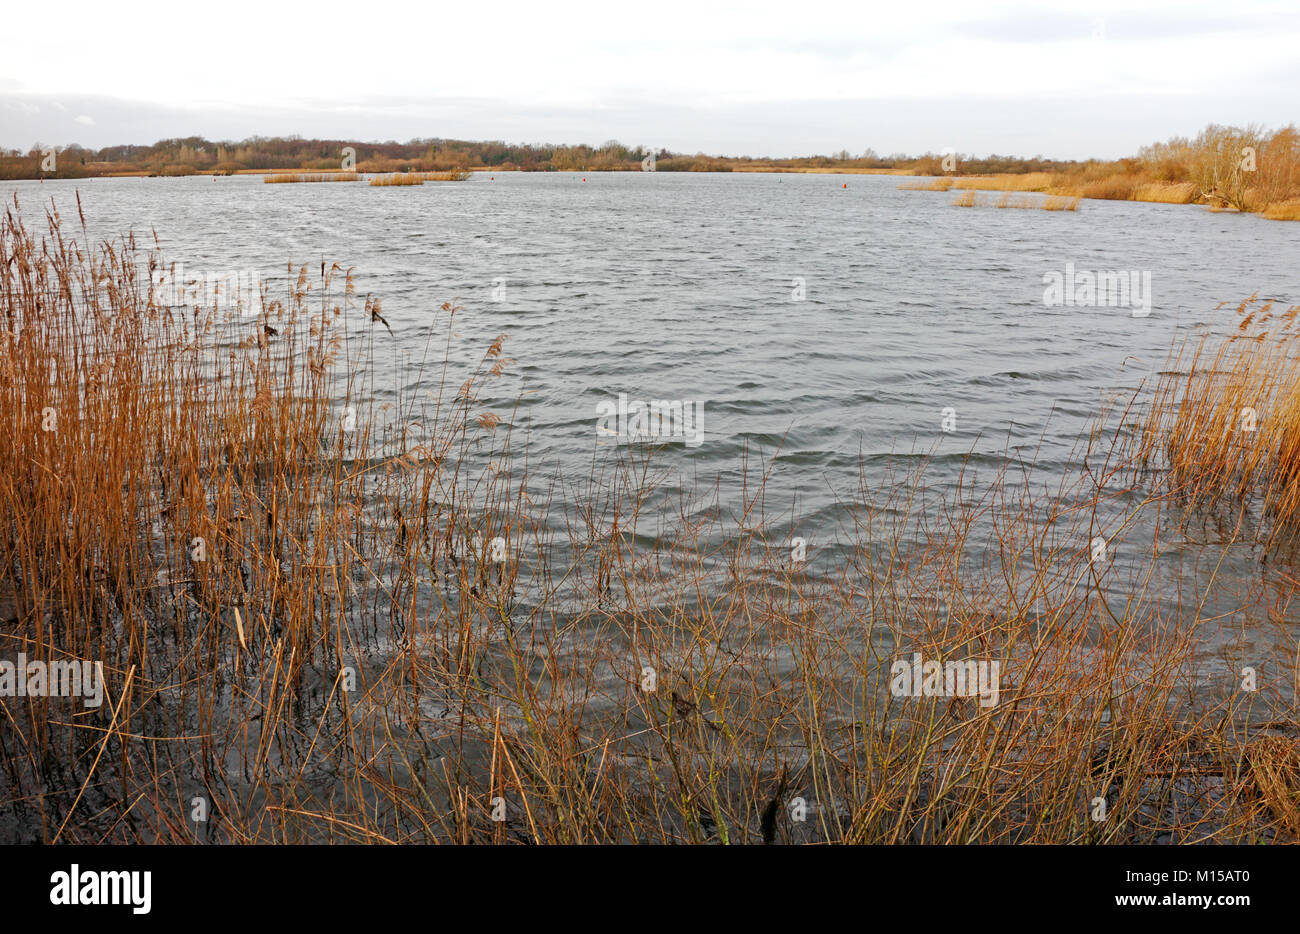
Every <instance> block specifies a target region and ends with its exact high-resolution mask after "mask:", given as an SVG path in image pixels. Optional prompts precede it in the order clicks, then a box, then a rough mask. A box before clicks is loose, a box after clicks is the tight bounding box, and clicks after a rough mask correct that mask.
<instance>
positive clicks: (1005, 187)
mask: <svg viewBox="0 0 1300 934" xmlns="http://www.w3.org/2000/svg"><path fill="white" fill-rule="evenodd" d="M1055 178H1056V177H1055V175H1053V174H1052V173H1051V172H1027V173H1025V174H1024V175H968V176H963V177H961V178H958V179H956V183H955V185H954V187H956V188H964V189H970V190H972V191H1045V190H1046V189H1047V188H1049V187H1050V186H1051V185H1053V184H1055Z"/></svg>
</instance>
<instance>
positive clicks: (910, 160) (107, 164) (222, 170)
mask: <svg viewBox="0 0 1300 934" xmlns="http://www.w3.org/2000/svg"><path fill="white" fill-rule="evenodd" d="M349 148H350V149H351V150H352V151H353V152H354V153H355V155H354V159H355V168H356V169H357V170H358V171H360V172H403V171H411V172H439V171H448V170H452V169H466V168H469V169H473V168H482V169H498V170H500V171H509V170H519V171H525V172H565V171H567V172H574V171H581V172H598V171H610V170H614V171H635V170H638V169H640V168H641V167H642V164H643V163H644V162H645V161H646V160H647V158H648V157H650V156H651V154H652V151H651V150H650V149H647V148H645V147H642V146H625V145H623V144H622V143H619V142H617V141H616V140H611V141H609V142H607V143H605V144H604V145H601V146H588V145H578V146H560V145H551V144H541V143H533V144H520V145H511V144H507V143H502V142H469V141H466V140H453V139H415V140H411V141H410V142H407V143H397V142H386V143H359V142H356V141H354V140H341V139H301V138H299V137H294V136H290V137H274V138H269V139H268V138H264V137H260V136H255V137H252V138H250V139H246V140H243V141H240V142H212V141H210V140H207V139H204V138H203V137H200V136H191V137H187V138H185V139H164V140H159V141H158V142H156V143H154V144H153V145H152V146H107V147H105V148H103V149H86V148H84V147H81V146H77V145H71V146H65V147H60V148H54V147H44V146H41V145H40V144H37V145H36V146H34V147H32V149H31V150H30V151H28V152H26V153H23V152H20V151H17V150H9V151H3V150H0V178H8V179H15V178H43V177H44V178H89V177H94V176H103V175H199V174H217V175H233V174H235V173H238V172H266V171H276V170H285V169H297V170H314V171H330V170H333V171H338V170H340V169H341V168H345V165H344V158H345V151H346V150H348V149H349ZM653 158H654V167H655V169H656V170H657V171H660V172H730V171H737V170H739V171H751V172H752V171H765V170H766V171H780V170H783V169H804V170H808V169H814V170H816V169H822V170H837V169H851V170H856V171H864V170H866V171H869V170H877V171H889V170H894V171H899V170H908V171H911V172H914V173H916V174H920V175H938V174H941V173H943V165H942V162H943V158H944V156H943V155H942V154H934V153H926V154H925V155H922V156H908V155H904V154H901V153H900V154H894V155H890V156H880V155H877V154H876V153H875V152H874V151H872V150H870V149H868V150H867V151H866V152H864V153H862V154H861V155H858V156H855V155H851V154H850V153H848V152H847V151H844V152H839V153H835V154H832V155H829V156H808V157H803V158H792V159H764V158H753V157H749V156H727V157H722V156H709V155H704V154H702V153H697V154H694V155H691V154H685V153H674V152H670V151H669V150H667V149H659V150H655V151H653ZM960 159H961V161H960V165H961V171H962V172H968V173H969V172H1013V173H1022V172H1041V171H1053V170H1055V171H1060V170H1063V169H1067V168H1068V167H1070V166H1073V165H1075V164H1076V163H1072V162H1059V161H1054V160H1051V159H1043V158H1038V157H1036V158H1033V159H1018V158H1014V157H1012V156H989V157H987V158H984V159H976V158H974V157H966V156H963V157H960ZM346 167H351V164H349V165H348V166H346Z"/></svg>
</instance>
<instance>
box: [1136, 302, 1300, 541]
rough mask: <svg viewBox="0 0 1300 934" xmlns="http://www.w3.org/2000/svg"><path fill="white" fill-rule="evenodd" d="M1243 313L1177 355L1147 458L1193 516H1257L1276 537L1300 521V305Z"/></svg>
mask: <svg viewBox="0 0 1300 934" xmlns="http://www.w3.org/2000/svg"><path fill="white" fill-rule="evenodd" d="M1221 307H1222V306H1221ZM1235 313H1236V315H1237V320H1236V322H1235V327H1233V328H1232V329H1231V330H1230V331H1228V332H1227V333H1224V331H1223V329H1222V328H1217V329H1207V330H1205V331H1203V332H1202V333H1201V334H1199V335H1196V336H1190V337H1188V338H1187V339H1186V340H1185V341H1184V342H1182V343H1181V344H1180V345H1179V346H1178V347H1177V348H1176V350H1175V351H1174V352H1173V353H1172V354H1171V357H1170V360H1169V361H1168V363H1167V364H1166V366H1165V368H1164V372H1165V376H1164V377H1163V378H1162V379H1161V380H1160V382H1159V384H1158V386H1157V390H1156V393H1155V396H1154V398H1153V399H1152V402H1151V406H1150V411H1149V414H1148V417H1147V421H1146V423H1145V425H1144V433H1143V435H1142V443H1143V447H1142V449H1141V456H1142V460H1143V463H1144V464H1145V465H1147V466H1152V467H1154V468H1155V469H1158V470H1159V471H1160V475H1161V477H1162V479H1163V480H1164V482H1165V483H1167V484H1168V486H1169V487H1170V488H1171V489H1173V490H1175V491H1177V493H1178V494H1179V495H1180V497H1182V498H1184V499H1185V501H1186V502H1187V503H1188V504H1189V506H1190V507H1191V508H1194V509H1197V510H1206V511H1209V510H1225V509H1226V510H1228V511H1229V512H1231V513H1234V514H1236V515H1238V516H1241V517H1243V518H1244V516H1245V515H1246V514H1247V512H1248V511H1250V510H1251V509H1252V508H1257V509H1258V511H1259V513H1260V514H1261V515H1262V516H1263V517H1264V518H1265V519H1267V520H1268V521H1269V522H1271V523H1274V524H1275V526H1274V528H1273V531H1272V532H1270V533H1269V537H1272V535H1275V534H1277V532H1278V531H1283V530H1285V531H1289V530H1292V529H1294V528H1295V527H1296V525H1297V523H1300V354H1298V353H1297V349H1298V348H1297V342H1296V335H1297V328H1298V327H1300V325H1297V320H1296V319H1297V315H1300V305H1293V306H1290V307H1285V308H1284V307H1279V306H1278V305H1277V304H1276V303H1275V302H1273V301H1264V300H1260V299H1259V297H1258V296H1252V297H1251V298H1249V299H1247V300H1246V301H1244V302H1242V303H1241V304H1240V305H1238V306H1236V308H1235Z"/></svg>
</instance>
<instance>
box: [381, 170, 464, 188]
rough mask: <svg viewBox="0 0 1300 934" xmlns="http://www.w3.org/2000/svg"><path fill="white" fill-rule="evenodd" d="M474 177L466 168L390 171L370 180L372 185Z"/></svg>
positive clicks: (460, 179)
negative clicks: (442, 170) (441, 170)
mask: <svg viewBox="0 0 1300 934" xmlns="http://www.w3.org/2000/svg"><path fill="white" fill-rule="evenodd" d="M473 177H474V173H473V172H470V171H466V170H456V171H452V172H389V173H387V174H384V175H376V176H375V177H374V178H372V179H371V180H370V184H372V185H423V184H424V183H425V182H464V181H469V179H471V178H473Z"/></svg>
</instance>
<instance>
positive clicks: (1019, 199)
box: [952, 191, 1079, 211]
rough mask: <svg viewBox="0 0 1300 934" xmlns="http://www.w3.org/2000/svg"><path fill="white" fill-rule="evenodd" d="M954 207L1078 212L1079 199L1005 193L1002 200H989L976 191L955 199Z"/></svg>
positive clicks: (965, 193)
mask: <svg viewBox="0 0 1300 934" xmlns="http://www.w3.org/2000/svg"><path fill="white" fill-rule="evenodd" d="M952 203H953V206H954V207H959V208H986V207H993V208H1018V209H1022V210H1043V211H1077V210H1079V199H1078V198H1075V197H1068V196H1061V195H1045V196H1042V197H1039V196H1036V195H1023V194H1015V193H1014V192H1003V194H1002V197H1000V198H996V199H993V198H988V197H985V196H984V195H982V194H980V193H978V192H976V191H963V192H961V193H960V194H958V195H957V197H955V198H953V201H952Z"/></svg>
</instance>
